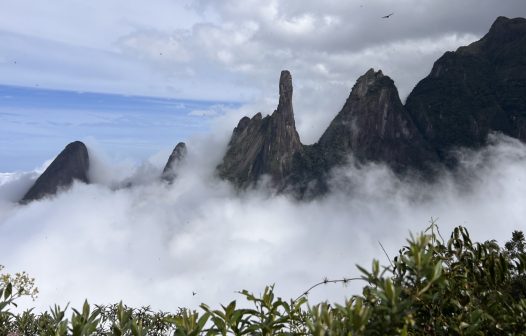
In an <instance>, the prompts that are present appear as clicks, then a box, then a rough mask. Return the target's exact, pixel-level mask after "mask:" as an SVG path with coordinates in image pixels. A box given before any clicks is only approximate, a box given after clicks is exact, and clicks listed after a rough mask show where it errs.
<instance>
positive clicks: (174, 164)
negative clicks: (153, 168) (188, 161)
mask: <svg viewBox="0 0 526 336" xmlns="http://www.w3.org/2000/svg"><path fill="white" fill-rule="evenodd" d="M186 154H187V149H186V144H185V143H184V142H179V143H178V144H177V145H176V146H175V148H174V150H173V151H172V154H170V157H169V158H168V162H166V165H165V166H164V169H163V173H162V175H161V178H162V179H163V180H165V181H167V182H172V181H173V180H174V179H175V178H176V177H177V170H178V168H179V166H180V165H181V164H182V162H183V160H184V159H185V157H186Z"/></svg>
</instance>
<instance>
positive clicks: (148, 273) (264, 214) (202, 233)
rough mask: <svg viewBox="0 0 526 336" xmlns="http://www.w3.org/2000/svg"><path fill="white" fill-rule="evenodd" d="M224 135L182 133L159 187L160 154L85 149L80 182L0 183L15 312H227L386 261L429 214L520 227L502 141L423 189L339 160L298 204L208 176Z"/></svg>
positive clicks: (346, 291)
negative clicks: (172, 174)
mask: <svg viewBox="0 0 526 336" xmlns="http://www.w3.org/2000/svg"><path fill="white" fill-rule="evenodd" d="M227 133H228V132H217V133H211V134H221V135H211V134H210V135H206V136H200V137H195V138H193V139H192V140H191V141H190V142H189V143H188V148H189V155H188V157H187V159H186V161H185V163H184V164H183V165H182V167H181V170H180V171H179V175H178V178H177V179H176V180H175V181H174V183H173V184H167V183H164V182H161V181H160V180H159V178H158V177H159V175H160V173H161V170H162V167H163V165H164V163H165V160H166V159H167V157H168V155H169V152H170V149H164V150H162V151H160V152H159V153H157V154H155V155H153V156H152V157H151V158H150V159H149V160H148V161H147V162H144V163H141V164H136V163H133V162H132V161H115V160H114V159H113V158H112V157H111V156H109V155H106V154H105V152H104V148H101V147H100V146H97V144H96V143H89V142H88V143H87V145H88V147H89V151H90V157H91V168H90V175H91V179H92V181H94V183H92V184H90V185H85V184H81V183H76V184H74V185H73V187H72V188H70V189H69V190H67V191H62V192H60V193H59V194H58V195H57V196H55V197H51V198H47V199H43V200H41V201H35V202H31V203H30V204H28V205H19V204H17V203H16V201H17V200H18V199H19V198H20V197H21V196H22V195H23V193H24V192H25V191H26V190H27V189H28V188H29V186H30V184H31V183H32V181H34V179H35V178H36V177H37V176H38V174H39V173H40V172H41V171H42V170H43V169H44V168H45V166H46V164H49V162H47V163H44V164H43V166H42V167H39V168H38V169H36V170H35V171H33V172H16V173H4V174H1V175H0V254H1V255H2V258H1V263H2V264H4V265H5V266H6V271H8V272H18V271H22V270H25V271H27V272H28V273H29V274H30V275H31V276H33V277H35V278H36V281H37V286H38V287H39V289H40V296H39V298H38V299H37V300H36V301H35V302H30V303H29V304H31V305H35V306H36V307H37V309H45V308H47V307H49V306H50V305H52V304H54V303H58V304H62V305H65V304H66V303H68V302H71V303H72V305H73V306H79V305H80V304H81V303H82V301H83V300H84V299H85V298H88V299H89V301H90V302H93V303H114V302H118V301H120V300H123V301H124V302H125V303H127V304H129V305H134V306H139V305H151V306H152V307H153V308H154V309H163V310H169V311H175V310H176V309H177V307H183V306H187V307H193V308H195V307H197V306H198V305H199V304H200V303H201V302H206V303H208V304H210V305H213V306H214V305H218V304H219V303H227V302H230V300H233V299H240V296H239V294H236V293H235V292H236V291H239V290H242V289H247V290H250V291H254V292H256V293H259V292H261V291H262V290H263V289H264V286H266V285H270V284H275V285H276V291H277V293H278V295H280V296H283V297H285V298H293V297H297V296H298V295H300V294H301V293H302V292H303V291H304V290H306V289H307V288H308V287H310V286H311V285H312V284H314V283H316V282H318V281H320V280H322V279H323V278H324V277H328V278H330V279H333V278H342V277H355V276H359V272H358V271H357V269H356V267H355V265H356V264H360V265H363V266H365V267H366V268H367V267H370V263H371V260H372V258H379V259H380V260H381V262H382V263H383V264H387V263H388V261H387V259H386V257H385V255H384V253H383V251H382V249H381V247H380V245H379V242H381V243H382V245H383V246H384V247H385V249H386V251H387V253H388V254H389V255H391V256H394V255H395V254H396V253H397V251H398V249H399V248H400V247H401V246H402V244H403V243H404V240H405V238H406V237H408V235H409V232H420V231H422V230H424V229H425V228H426V227H427V226H428V225H429V222H430V220H431V218H434V219H437V223H438V224H439V226H440V229H441V232H442V234H443V235H444V236H447V235H448V234H449V232H450V230H451V229H452V228H453V227H455V226H458V225H464V226H466V227H467V228H468V229H469V230H470V232H471V234H472V236H473V237H474V239H477V240H487V239H496V240H498V241H499V243H501V244H502V243H504V242H505V241H506V240H508V239H509V238H510V237H511V232H512V231H513V230H517V229H521V230H524V218H526V207H524V202H525V195H526V184H525V183H524V182H525V181H526V169H525V167H526V147H525V145H524V144H522V143H520V142H518V141H516V140H513V139H510V138H507V137H503V136H499V135H492V136H491V139H490V145H489V146H488V147H487V148H485V149H483V150H480V151H465V150H459V151H458V153H457V155H459V157H460V158H461V169H459V172H456V173H444V174H443V175H442V176H441V177H440V178H439V179H438V181H437V182H436V183H434V184H422V183H417V182H414V181H410V180H405V181H403V180H400V179H398V178H396V177H395V176H394V175H393V174H392V173H391V172H390V171H389V169H387V168H386V167H384V166H381V165H366V166H357V165H354V164H350V165H349V166H347V167H342V168H339V169H336V170H335V171H334V172H333V177H332V180H331V185H332V186H333V192H332V193H330V194H329V195H326V196H325V197H322V198H319V199H316V200H314V201H310V202H299V201H296V200H294V199H293V198H291V197H289V196H287V195H275V194H274V193H273V192H272V190H270V189H268V188H265V187H260V188H257V189H252V190H248V191H246V192H242V193H239V192H236V191H235V190H234V189H233V188H232V187H231V186H230V185H229V184H228V183H226V182H224V181H221V180H219V179H217V178H216V177H215V175H214V168H215V166H216V165H217V163H218V162H219V161H220V159H221V156H222V154H223V152H224V149H225V148H226V143H227V140H228V135H229V134H227ZM212 144H213V145H212ZM57 152H58V150H57ZM351 161H352V158H351ZM129 182H132V183H133V185H132V187H128V188H122V186H123V185H126V184H127V183H129ZM361 286H363V283H360V282H357V283H352V284H351V285H349V286H348V287H342V286H339V285H328V286H324V287H321V288H316V289H315V290H313V291H312V292H311V293H310V295H309V297H310V300H311V302H318V301H321V300H330V301H342V300H343V299H344V298H345V297H349V296H351V295H352V294H355V293H359V292H360V288H361ZM192 292H196V293H197V294H196V295H195V296H194V295H192Z"/></svg>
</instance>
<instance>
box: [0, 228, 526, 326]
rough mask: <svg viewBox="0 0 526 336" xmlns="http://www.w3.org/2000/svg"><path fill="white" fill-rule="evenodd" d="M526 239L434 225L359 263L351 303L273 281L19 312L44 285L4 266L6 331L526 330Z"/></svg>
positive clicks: (1, 311) (2, 322) (0, 291)
mask: <svg viewBox="0 0 526 336" xmlns="http://www.w3.org/2000/svg"><path fill="white" fill-rule="evenodd" d="M525 247H526V241H525V237H524V234H523V233H522V232H520V231H515V232H513V234H512V239H511V240H510V241H509V242H507V243H506V244H505V245H504V247H503V248H501V247H500V246H499V245H498V244H497V243H496V242H495V241H486V242H484V243H474V242H472V241H471V239H470V236H469V233H468V231H467V230H466V229H465V228H463V227H457V228H455V229H454V230H453V232H452V233H451V236H450V238H449V239H448V240H447V241H445V240H443V239H442V237H441V235H440V233H439V231H438V228H437V226H436V225H435V224H434V223H432V224H431V226H430V227H429V228H428V230H426V232H425V233H422V234H419V235H417V236H411V237H410V238H409V239H408V240H407V245H406V246H404V247H402V249H401V250H400V251H399V253H398V255H397V256H396V257H395V258H394V259H393V260H392V261H390V264H389V265H387V266H380V264H379V262H378V260H374V261H373V262H372V267H371V269H370V270H367V269H365V268H363V267H360V266H358V268H359V270H360V271H361V273H362V277H361V278H360V279H361V280H364V281H366V283H367V284H366V285H365V287H364V288H363V293H362V294H361V295H355V296H352V297H351V298H350V299H348V300H346V301H345V303H344V304H341V305H340V304H330V303H320V304H316V305H313V306H311V305H310V304H309V303H308V300H307V294H308V291H307V292H306V293H305V294H304V295H301V296H300V297H299V298H297V299H294V300H288V301H287V300H283V299H281V298H279V297H276V296H275V295H274V291H273V286H269V287H267V288H265V290H264V291H263V293H262V294H261V295H254V294H252V293H249V292H247V291H241V292H240V294H241V295H242V296H243V297H244V298H245V299H246V300H248V301H249V303H250V304H251V306H250V308H238V307H237V304H236V301H232V302H230V303H229V304H227V305H221V307H220V308H219V309H212V308H211V307H209V306H208V305H206V304H202V305H201V306H200V310H199V311H195V310H189V309H179V310H178V311H177V312H174V313H166V312H154V311H152V310H151V309H150V308H149V307H143V308H139V309H134V308H130V307H127V306H125V305H123V304H122V303H119V304H115V305H110V306H94V307H91V306H90V305H89V304H88V302H87V301H86V302H85V303H84V305H83V307H82V309H81V310H76V309H72V310H71V313H68V311H69V310H68V309H67V307H65V308H61V307H59V306H55V307H53V308H50V309H49V310H48V311H45V312H43V313H39V314H36V313H34V312H33V311H32V310H27V311H24V312H22V313H13V312H12V311H11V310H12V307H13V306H15V305H16V302H15V301H16V300H17V299H18V298H20V297H21V296H33V297H34V296H36V295H37V290H36V289H35V286H34V280H33V279H31V278H29V276H28V275H27V274H26V273H20V274H16V275H15V276H10V275H8V274H3V275H1V277H0V335H10V336H11V335H43V336H65V335H73V336H87V335H131V336H143V335H177V336H179V335H181V336H183V335H188V336H191V335H195V336H197V335H316V336H318V335H319V336H321V335H526V251H525ZM0 270H1V268H0ZM353 280H356V279H341V280H328V279H325V280H324V281H322V282H321V283H320V284H327V283H333V282H343V283H346V282H348V281H353ZM313 287H315V286H313ZM311 289H312V288H311ZM309 290H310V289H309ZM68 316H69V317H68Z"/></svg>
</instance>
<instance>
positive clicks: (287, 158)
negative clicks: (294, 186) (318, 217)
mask: <svg viewBox="0 0 526 336" xmlns="http://www.w3.org/2000/svg"><path fill="white" fill-rule="evenodd" d="M292 92H293V88H292V76H291V74H290V72H289V71H287V70H283V71H282V72H281V75H280V79H279V102H278V107H277V109H276V110H275V111H274V112H273V113H272V115H270V116H266V117H264V118H263V117H262V115H261V113H257V114H256V115H254V117H252V118H251V119H250V118H248V117H243V118H241V120H240V121H239V123H238V125H237V127H236V128H234V131H233V132H232V137H231V138H230V142H229V144H228V148H227V152H226V154H225V156H224V158H223V162H222V163H221V164H220V165H219V166H218V167H217V170H218V174H219V176H221V177H222V178H225V179H227V180H230V181H232V182H233V183H234V184H235V185H236V186H237V187H238V188H245V187H247V186H250V185H253V184H255V183H257V182H258V180H259V179H260V178H261V177H262V176H264V175H267V176H269V177H270V180H271V183H272V184H273V185H274V186H277V187H278V188H280V187H281V186H282V183H283V181H284V177H285V176H286V175H288V174H289V171H290V169H291V166H292V157H293V155H294V154H295V153H296V152H298V151H301V150H302V148H303V146H302V144H301V142H300V139H299V135H298V132H297V131H296V125H295V121H294V110H293V107H292Z"/></svg>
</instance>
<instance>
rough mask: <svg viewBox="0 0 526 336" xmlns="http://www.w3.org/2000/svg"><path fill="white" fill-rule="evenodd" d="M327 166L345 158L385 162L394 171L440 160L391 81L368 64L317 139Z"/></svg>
mask: <svg viewBox="0 0 526 336" xmlns="http://www.w3.org/2000/svg"><path fill="white" fill-rule="evenodd" d="M318 145H319V147H320V150H323V151H324V152H326V153H327V154H326V157H327V160H328V165H329V166H334V165H340V164H343V163H345V162H346V159H347V158H348V157H349V155H351V154H352V155H353V157H354V158H355V159H356V160H358V161H359V162H384V163H387V164H388V165H389V166H390V167H391V168H392V169H393V170H394V171H396V172H405V171H406V170H407V169H409V168H416V169H424V168H425V166H426V165H427V164H433V163H435V162H437V161H438V157H437V155H436V153H435V152H434V150H433V149H432V148H431V146H430V145H429V144H428V143H427V141H426V140H424V138H423V137H422V134H421V133H420V131H419V130H418V129H417V128H416V126H415V124H414V122H413V120H412V119H411V116H410V115H409V114H408V113H407V111H406V110H405V108H404V106H403V105H402V102H401V101H400V98H399V96H398V90H397V89H396V87H395V85H394V82H393V80H392V79H391V78H389V77H388V76H384V75H383V73H382V71H377V72H375V71H374V70H373V69H370V70H369V71H367V73H365V75H363V76H361V77H360V78H359V79H358V81H357V82H356V84H355V85H354V87H353V89H352V91H351V94H350V96H349V98H348V99H347V101H346V102H345V105H344V106H343V108H342V110H341V111H340V112H339V113H338V115H337V116H336V117H335V118H334V120H333V121H332V122H331V124H330V125H329V127H328V128H327V130H326V131H325V133H323V135H322V136H321V138H320V140H319V141H318Z"/></svg>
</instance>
